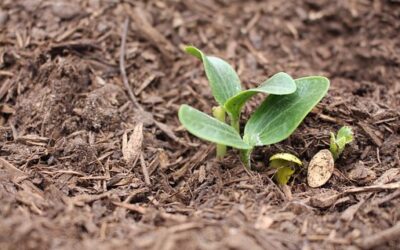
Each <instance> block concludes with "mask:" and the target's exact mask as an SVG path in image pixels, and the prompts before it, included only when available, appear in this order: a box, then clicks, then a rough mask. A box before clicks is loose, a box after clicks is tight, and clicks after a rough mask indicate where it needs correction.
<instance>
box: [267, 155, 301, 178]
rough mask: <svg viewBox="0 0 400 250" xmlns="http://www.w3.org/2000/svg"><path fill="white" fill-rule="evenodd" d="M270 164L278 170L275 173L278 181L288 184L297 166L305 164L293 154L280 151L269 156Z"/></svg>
mask: <svg viewBox="0 0 400 250" xmlns="http://www.w3.org/2000/svg"><path fill="white" fill-rule="evenodd" d="M269 166H270V167H272V168H275V169H276V170H277V171H276V173H275V175H274V177H275V180H276V182H278V184H280V185H286V184H287V183H288V181H289V179H290V177H291V176H292V175H293V174H294V173H295V172H296V170H297V168H298V167H301V166H303V163H302V162H301V161H300V159H299V158H297V157H296V156H294V155H292V154H289V153H279V154H275V155H273V156H271V158H269Z"/></svg>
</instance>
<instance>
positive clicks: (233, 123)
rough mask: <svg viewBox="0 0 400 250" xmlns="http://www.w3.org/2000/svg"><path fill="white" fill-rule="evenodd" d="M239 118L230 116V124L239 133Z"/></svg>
mask: <svg viewBox="0 0 400 250" xmlns="http://www.w3.org/2000/svg"><path fill="white" fill-rule="evenodd" d="M239 121H240V119H239V117H237V118H233V117H232V116H231V126H232V127H233V128H234V129H236V131H237V132H238V133H239V134H240V123H239Z"/></svg>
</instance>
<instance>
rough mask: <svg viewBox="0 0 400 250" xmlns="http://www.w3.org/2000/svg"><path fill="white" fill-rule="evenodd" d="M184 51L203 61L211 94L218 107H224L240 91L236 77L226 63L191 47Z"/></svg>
mask: <svg viewBox="0 0 400 250" xmlns="http://www.w3.org/2000/svg"><path fill="white" fill-rule="evenodd" d="M185 51H186V52H187V53H188V54H191V55H193V56H195V57H197V58H199V59H200V60H202V61H203V65H204V70H205V71H206V75H207V78H208V81H209V82H210V86H211V92H212V94H213V96H214V98H215V100H216V101H217V102H218V103H219V105H220V106H224V104H225V102H226V101H227V100H228V99H229V98H231V97H232V96H234V95H236V94H237V93H239V92H240V91H241V90H242V87H241V85H240V79H239V77H238V75H237V74H236V72H235V70H234V69H233V68H232V67H231V66H230V65H229V64H228V63H227V62H225V61H224V60H222V59H220V58H218V57H215V56H207V55H205V54H204V53H203V52H201V50H199V49H197V48H196V47H193V46H187V47H186V48H185Z"/></svg>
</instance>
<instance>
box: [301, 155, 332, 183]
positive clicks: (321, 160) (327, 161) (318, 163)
mask: <svg viewBox="0 0 400 250" xmlns="http://www.w3.org/2000/svg"><path fill="white" fill-rule="evenodd" d="M333 169H334V161H333V156H332V154H331V152H330V151H329V150H328V149H323V150H321V151H319V152H318V153H317V154H316V155H314V157H313V158H312V159H311V161H310V164H309V165H308V173H307V182H308V185H309V186H310V187H320V186H322V185H324V184H325V183H326V182H327V181H328V180H329V179H330V178H331V176H332V173H333Z"/></svg>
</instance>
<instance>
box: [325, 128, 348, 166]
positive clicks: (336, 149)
mask: <svg viewBox="0 0 400 250" xmlns="http://www.w3.org/2000/svg"><path fill="white" fill-rule="evenodd" d="M352 141H353V131H352V130H351V128H350V127H348V126H344V127H341V128H340V129H339V131H338V133H337V136H336V137H335V134H334V133H333V132H331V140H330V148H329V150H330V151H331V153H332V156H333V159H335V160H337V159H338V158H339V156H340V155H341V154H342V152H343V150H344V148H345V146H346V144H348V143H350V142H352Z"/></svg>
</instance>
